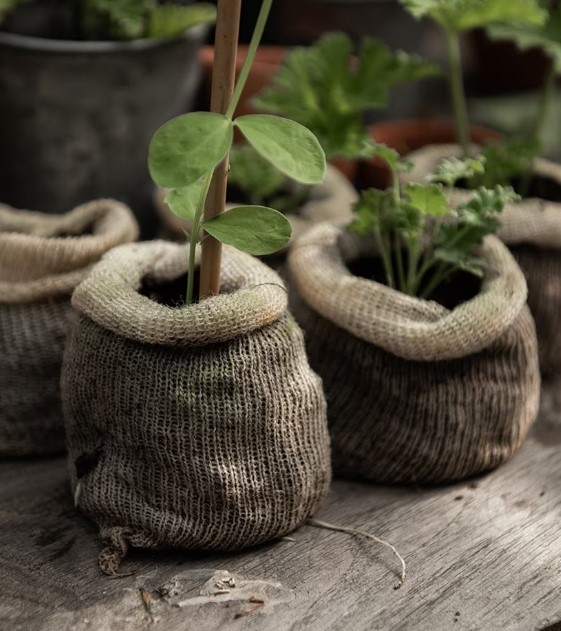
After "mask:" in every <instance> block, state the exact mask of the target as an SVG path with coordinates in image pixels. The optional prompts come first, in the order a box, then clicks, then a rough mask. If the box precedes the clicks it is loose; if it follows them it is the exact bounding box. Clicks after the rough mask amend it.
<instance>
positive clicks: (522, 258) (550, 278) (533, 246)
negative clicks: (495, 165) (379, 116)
mask: <svg viewBox="0 0 561 631" xmlns="http://www.w3.org/2000/svg"><path fill="white" fill-rule="evenodd" d="M473 150H474V151H475V152H476V151H477V147H476V146H474V147H473ZM460 155H461V150H460V148H459V147H458V146H457V145H431V146H428V147H425V148H423V149H420V150H418V151H415V152H414V153H412V154H410V155H409V156H407V159H408V160H410V161H411V162H412V163H413V165H414V168H413V170H412V171H411V172H410V173H405V174H403V179H404V180H405V181H424V180H425V178H426V176H427V174H428V173H431V172H433V171H434V169H435V168H436V167H437V166H438V165H439V164H440V162H442V160H443V159H444V158H447V157H450V156H457V157H459V156H460ZM534 175H535V176H537V177H542V178H545V179H546V180H549V182H550V183H552V184H553V185H555V186H556V187H557V189H558V193H559V200H558V201H557V202H555V201H548V200H545V199H538V198H535V197H534V198H526V199H524V200H522V201H521V202H519V203H514V204H508V205H507V206H506V208H505V209H504V211H503V216H502V227H501V229H500V231H499V234H498V236H499V238H500V239H501V240H502V241H503V243H506V245H507V246H508V247H509V249H510V251H511V252H512V254H513V255H514V257H515V258H516V260H517V261H518V263H519V265H520V267H521V268H522V271H523V272H524V275H525V276H526V281H527V283H528V305H529V307H530V310H531V312H532V315H533V316H534V320H535V322H536V330H537V335H538V346H539V354H540V367H541V370H542V373H543V374H545V375H551V374H555V373H557V374H558V373H560V372H561V325H560V318H561V165H559V164H555V163H554V162H550V161H547V160H541V159H538V160H535V162H534ZM468 196H469V192H467V191H465V190H460V189H453V191H452V199H453V202H454V203H460V202H461V201H464V200H465V199H466V198H467V197H468Z"/></svg>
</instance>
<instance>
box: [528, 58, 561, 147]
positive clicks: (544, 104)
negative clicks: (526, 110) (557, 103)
mask: <svg viewBox="0 0 561 631" xmlns="http://www.w3.org/2000/svg"><path fill="white" fill-rule="evenodd" d="M555 77H556V67H555V64H554V63H553V62H551V65H550V67H549V70H548V73H547V77H546V79H545V82H544V84H543V88H542V93H541V97H540V103H539V106H538V110H537V113H536V118H535V119H534V126H533V128H532V138H534V139H535V140H537V141H538V142H540V141H541V137H542V136H543V131H544V125H545V123H546V119H547V117H548V114H549V110H550V109H551V101H552V99H553V90H554V88H555Z"/></svg>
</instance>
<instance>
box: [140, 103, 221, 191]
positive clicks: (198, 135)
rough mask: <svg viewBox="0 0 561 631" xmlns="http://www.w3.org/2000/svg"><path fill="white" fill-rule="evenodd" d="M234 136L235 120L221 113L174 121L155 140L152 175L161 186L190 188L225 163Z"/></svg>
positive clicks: (197, 114) (150, 156)
mask: <svg viewBox="0 0 561 631" xmlns="http://www.w3.org/2000/svg"><path fill="white" fill-rule="evenodd" d="M232 137H233V130H232V121H231V120H230V119H229V118H226V116H223V115H222V114H213V113H210V112H195V113H192V114H183V115H182V116H178V117H177V118H173V119H172V120H170V121H169V122H167V123H166V124H165V125H162V127H160V128H159V129H158V131H157V132H156V133H155V134H154V137H153V138H152V142H151V143H150V149H149V152H148V166H149V169H150V175H151V176H152V179H153V180H154V182H156V184H158V185H159V186H164V187H168V188H176V187H183V186H188V185H189V184H192V183H193V182H195V181H196V180H198V179H199V178H200V177H202V176H203V175H205V173H208V172H209V171H212V170H213V169H214V168H215V167H216V166H217V165H218V164H219V163H220V162H222V160H223V159H224V158H225V157H226V154H227V153H228V150H229V149H230V145H231V144H232Z"/></svg>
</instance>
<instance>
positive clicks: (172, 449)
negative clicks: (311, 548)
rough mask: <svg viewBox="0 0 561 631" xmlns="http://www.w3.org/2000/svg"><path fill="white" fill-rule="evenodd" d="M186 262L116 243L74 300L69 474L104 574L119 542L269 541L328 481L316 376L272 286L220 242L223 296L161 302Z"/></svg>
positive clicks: (113, 564) (214, 546)
mask: <svg viewBox="0 0 561 631" xmlns="http://www.w3.org/2000/svg"><path fill="white" fill-rule="evenodd" d="M186 269H187V249H186V247H185V246H180V245H176V244H172V243H165V242H162V241H160V242H151V243H146V244H139V245H133V246H130V247H122V248H117V249H116V250H114V251H113V252H111V253H110V254H109V255H108V256H107V257H105V258H104V260H103V261H102V262H101V263H100V264H99V265H97V266H96V267H95V269H94V270H93V272H92V274H91V276H90V277H89V278H88V279H87V280H86V281H85V282H84V283H82V284H81V285H80V286H79V287H78V289H77V290H76V292H75V293H74V296H73V301H72V304H73V306H74V308H75V310H76V312H77V313H76V317H75V321H74V325H73V328H72V332H71V335H70V339H69V342H68V345H67V349H66V354H65V361H64V368H63V376H62V387H63V393H64V412H65V419H66V430H67V435H68V446H69V463H70V474H71V481H72V487H73V489H74V493H75V498H76V500H77V503H78V505H79V507H80V508H81V509H82V510H83V511H84V513H85V514H86V515H88V516H89V517H90V518H91V519H93V520H94V521H95V522H97V523H98V525H99V527H100V532H101V539H102V552H101V555H100V566H101V568H102V570H103V571H104V572H106V573H108V574H114V573H116V572H117V569H118V567H119V564H120V562H121V560H122V559H123V557H124V556H125V554H126V551H127V548H128V546H129V545H132V546H134V547H141V548H169V547H174V548H186V549H192V550H193V549H204V550H235V549H239V548H244V547H246V546H250V545H253V544H257V543H260V542H263V541H267V540H270V539H274V538H276V537H280V536H282V535H285V534H286V533H288V532H290V531H292V530H294V529H295V528H297V527H298V526H300V525H301V524H303V523H304V522H306V520H307V519H308V518H309V517H310V516H311V515H312V514H313V513H314V511H315V510H316V508H317V507H318V506H319V504H320V503H321V501H322V499H323V498H324V496H325V494H326V492H327V489H328V486H329V482H330V472H331V469H330V458H329V437H328V430H327V421H326V409H325V408H326V406H325V399H324V395H323V391H322V387H321V381H320V379H319V377H318V376H317V375H316V374H315V373H314V372H312V370H311V369H310V367H309V365H308V360H307V358H306V353H305V350H304V342H303V334H302V331H301V330H300V328H299V327H298V325H297V324H296V322H295V321H294V319H293V318H292V316H291V315H290V314H289V313H288V311H287V294H286V289H285V287H284V285H283V283H282V281H281V280H280V278H279V277H278V276H277V274H276V273H275V272H273V271H272V270H271V269H270V268H268V267H267V266H266V265H264V264H263V263H261V262H260V261H258V260H257V259H255V258H253V257H251V256H249V255H246V254H243V253H240V252H238V251H236V250H233V249H231V248H228V247H225V248H224V251H223V258H222V270H221V272H222V276H221V277H222V281H221V292H222V293H221V294H220V295H219V296H215V297H212V298H209V299H207V300H204V301H202V302H200V303H196V304H193V305H191V306H189V307H184V306H178V304H177V302H176V301H175V299H174V298H172V299H171V300H170V299H169V298H168V299H164V298H162V296H163V295H164V294H165V293H166V289H165V288H166V287H168V288H169V286H170V283H171V284H172V285H173V284H174V283H175V282H177V281H178V279H181V277H182V275H184V274H185V273H186ZM184 280H185V277H184V276H183V279H181V281H180V282H181V286H182V287H183V286H184ZM173 295H174V296H179V294H178V292H175V293H174V294H173Z"/></svg>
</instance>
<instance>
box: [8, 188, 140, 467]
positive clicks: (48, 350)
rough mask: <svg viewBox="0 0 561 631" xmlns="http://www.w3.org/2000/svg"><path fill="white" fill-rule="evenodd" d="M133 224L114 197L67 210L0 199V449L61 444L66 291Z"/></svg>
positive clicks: (131, 234)
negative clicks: (17, 206) (18, 206)
mask: <svg viewBox="0 0 561 631" xmlns="http://www.w3.org/2000/svg"><path fill="white" fill-rule="evenodd" d="M137 233H138V228H137V225H136V222H135V220H134V218H133V216H132V214H131V212H130V211H129V209H128V208H127V207H126V206H123V205H122V204H120V203H118V202H114V201H111V200H101V201H95V202H91V203H89V204H85V205H84V206H80V207H78V208H76V209H75V210H73V211H71V212H69V213H67V214H65V215H43V214H41V213H37V212H30V211H25V210H14V209H12V208H9V207H7V206H1V205H0V383H1V384H2V385H1V387H0V455H2V456H23V455H38V454H48V453H55V452H59V451H62V450H63V449H64V426H63V420H62V409H61V402H60V392H59V380H60V368H61V363H62V353H63V348H64V341H65V338H66V333H67V328H68V315H69V313H70V294H71V293H72V291H73V290H74V288H75V287H76V285H77V284H78V283H79V282H80V281H81V280H83V279H84V278H85V277H86V275H87V274H88V272H89V270H90V268H91V265H92V263H94V262H95V261H97V260H98V259H99V258H100V257H101V256H102V255H103V253H104V252H106V251H107V250H109V249H111V248H112V247H114V246H116V245H119V244H122V243H125V242H127V241H132V240H134V239H135V238H136V236H137Z"/></svg>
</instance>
